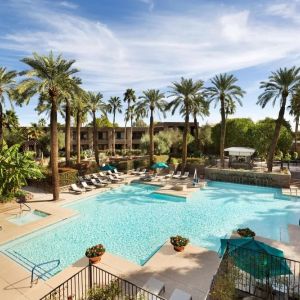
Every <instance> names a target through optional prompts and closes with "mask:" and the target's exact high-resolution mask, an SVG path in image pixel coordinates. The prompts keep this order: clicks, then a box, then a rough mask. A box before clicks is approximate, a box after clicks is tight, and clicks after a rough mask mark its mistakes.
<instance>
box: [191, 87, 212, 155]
mask: <svg viewBox="0 0 300 300" xmlns="http://www.w3.org/2000/svg"><path fill="white" fill-rule="evenodd" d="M192 104H193V107H192V115H193V118H194V126H195V142H196V145H197V148H199V149H200V138H199V124H198V116H199V117H201V118H202V119H203V117H204V116H209V102H208V101H206V99H205V93H198V95H197V96H196V97H195V98H194V99H193V101H192Z"/></svg>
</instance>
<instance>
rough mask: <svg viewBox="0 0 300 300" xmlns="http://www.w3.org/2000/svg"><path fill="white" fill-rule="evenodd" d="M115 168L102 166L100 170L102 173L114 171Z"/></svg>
mask: <svg viewBox="0 0 300 300" xmlns="http://www.w3.org/2000/svg"><path fill="white" fill-rule="evenodd" d="M115 168H116V167H114V166H111V165H104V166H102V167H101V168H100V169H101V170H102V171H112V170H114V169H115Z"/></svg>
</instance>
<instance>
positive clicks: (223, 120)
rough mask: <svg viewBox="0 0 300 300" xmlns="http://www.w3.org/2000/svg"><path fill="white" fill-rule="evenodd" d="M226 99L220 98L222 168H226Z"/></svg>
mask: <svg viewBox="0 0 300 300" xmlns="http://www.w3.org/2000/svg"><path fill="white" fill-rule="evenodd" d="M224 101H225V99H224V98H223V97H221V98H220V102H221V137H220V159H221V168H224V167H225V160H224V147H225V135H226V115H225V105H224Z"/></svg>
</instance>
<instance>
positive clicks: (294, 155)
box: [293, 151, 298, 160]
mask: <svg viewBox="0 0 300 300" xmlns="http://www.w3.org/2000/svg"><path fill="white" fill-rule="evenodd" d="M297 158H298V152H296V151H295V152H293V159H295V160H296V159H297Z"/></svg>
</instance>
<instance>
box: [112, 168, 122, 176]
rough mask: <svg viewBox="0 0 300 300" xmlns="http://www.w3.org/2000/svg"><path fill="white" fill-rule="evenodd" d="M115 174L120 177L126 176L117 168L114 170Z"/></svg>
mask: <svg viewBox="0 0 300 300" xmlns="http://www.w3.org/2000/svg"><path fill="white" fill-rule="evenodd" d="M113 172H114V173H115V174H118V175H124V173H123V172H119V171H118V169H117V168H115V169H113Z"/></svg>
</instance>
